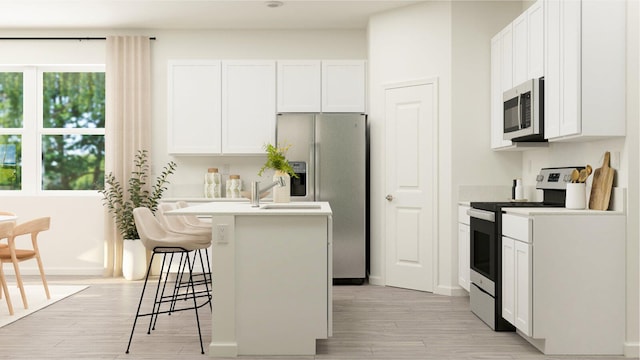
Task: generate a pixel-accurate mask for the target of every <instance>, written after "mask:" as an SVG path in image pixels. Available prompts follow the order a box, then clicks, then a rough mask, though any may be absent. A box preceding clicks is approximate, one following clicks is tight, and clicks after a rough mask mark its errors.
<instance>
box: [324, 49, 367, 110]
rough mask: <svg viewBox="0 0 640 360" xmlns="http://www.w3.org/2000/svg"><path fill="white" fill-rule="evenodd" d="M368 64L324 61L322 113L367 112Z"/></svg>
mask: <svg viewBox="0 0 640 360" xmlns="http://www.w3.org/2000/svg"><path fill="white" fill-rule="evenodd" d="M366 73H367V70H366V62H365V61H364V60H324V61H322V112H354V113H360V114H364V113H365V112H366V101H365V99H366Z"/></svg>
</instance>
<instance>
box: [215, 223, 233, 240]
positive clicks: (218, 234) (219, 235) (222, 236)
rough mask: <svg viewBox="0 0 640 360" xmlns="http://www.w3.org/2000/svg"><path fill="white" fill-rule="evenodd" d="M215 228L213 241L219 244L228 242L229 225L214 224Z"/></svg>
mask: <svg viewBox="0 0 640 360" xmlns="http://www.w3.org/2000/svg"><path fill="white" fill-rule="evenodd" d="M215 230H216V231H215V232H214V239H213V241H215V242H217V243H219V244H226V243H228V242H229V225H227V224H217V225H216V226H215Z"/></svg>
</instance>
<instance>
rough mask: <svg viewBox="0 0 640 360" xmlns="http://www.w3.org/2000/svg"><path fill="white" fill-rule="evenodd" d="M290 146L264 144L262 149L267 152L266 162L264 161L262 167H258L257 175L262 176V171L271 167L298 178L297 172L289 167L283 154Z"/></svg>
mask: <svg viewBox="0 0 640 360" xmlns="http://www.w3.org/2000/svg"><path fill="white" fill-rule="evenodd" d="M290 147H291V145H286V146H274V145H272V144H266V145H265V146H264V150H265V151H266V152H267V162H265V163H264V165H262V168H260V171H258V176H262V173H264V171H265V170H266V169H273V170H277V171H282V172H285V173H287V174H289V175H290V176H291V177H293V178H298V174H296V172H295V171H293V167H291V164H289V161H287V157H286V156H285V154H286V153H287V150H289V148H290Z"/></svg>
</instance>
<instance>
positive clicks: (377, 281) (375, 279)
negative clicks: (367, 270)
mask: <svg viewBox="0 0 640 360" xmlns="http://www.w3.org/2000/svg"><path fill="white" fill-rule="evenodd" d="M369 284H371V285H379V286H385V285H386V284H385V283H384V279H383V278H382V276H371V275H369Z"/></svg>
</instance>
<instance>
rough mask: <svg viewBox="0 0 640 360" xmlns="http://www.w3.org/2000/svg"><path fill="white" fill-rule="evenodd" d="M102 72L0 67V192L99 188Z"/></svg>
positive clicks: (76, 68) (87, 68)
mask: <svg viewBox="0 0 640 360" xmlns="http://www.w3.org/2000/svg"><path fill="white" fill-rule="evenodd" d="M104 125H105V74H104V67H103V66H82V67H80V66H66V67H61V66H56V67H45V66H41V67H20V68H17V67H14V68H10V67H0V190H22V191H23V192H29V193H38V192H43V191H60V190H62V191H64V190H76V191H77V190H99V189H102V188H103V187H104V155H105V153H104Z"/></svg>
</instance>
